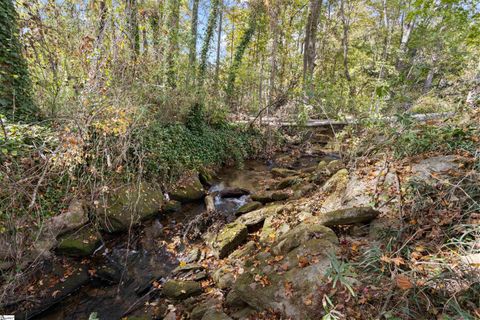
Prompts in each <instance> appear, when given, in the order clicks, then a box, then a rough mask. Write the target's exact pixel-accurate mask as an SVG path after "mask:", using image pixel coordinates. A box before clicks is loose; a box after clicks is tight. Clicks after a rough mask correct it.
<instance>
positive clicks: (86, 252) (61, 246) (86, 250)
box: [57, 227, 101, 257]
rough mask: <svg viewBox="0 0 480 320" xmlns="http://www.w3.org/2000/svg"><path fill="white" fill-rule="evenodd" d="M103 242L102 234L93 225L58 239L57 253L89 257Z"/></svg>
mask: <svg viewBox="0 0 480 320" xmlns="http://www.w3.org/2000/svg"><path fill="white" fill-rule="evenodd" d="M100 244H101V240H100V235H99V234H98V232H97V231H96V230H95V229H94V228H93V227H84V228H82V229H80V230H79V231H76V232H75V233H73V234H70V235H65V236H62V237H61V238H60V239H59V240H58V247H57V253H58V254H61V255H66V256H72V257H87V256H90V255H92V254H93V252H94V251H95V249H97V248H98V247H99V246H100Z"/></svg>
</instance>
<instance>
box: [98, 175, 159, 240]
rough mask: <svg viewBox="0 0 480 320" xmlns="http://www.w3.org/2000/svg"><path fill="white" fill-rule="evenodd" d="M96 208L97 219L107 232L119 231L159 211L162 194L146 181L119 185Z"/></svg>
mask: <svg viewBox="0 0 480 320" xmlns="http://www.w3.org/2000/svg"><path fill="white" fill-rule="evenodd" d="M106 198H107V199H106V201H104V202H103V203H101V204H100V205H99V206H98V208H97V210H96V214H97V219H98V221H99V222H100V225H101V226H102V228H103V229H104V230H105V231H107V232H119V231H124V230H127V229H129V228H130V227H131V226H134V225H137V224H139V223H140V222H141V221H142V220H145V219H148V218H151V217H153V216H155V215H156V214H158V213H159V212H160V209H161V207H162V204H163V194H162V192H161V190H160V189H159V188H155V187H153V186H152V185H150V184H148V183H145V182H143V183H141V184H139V185H134V186H126V187H121V188H119V189H118V190H116V191H115V192H111V193H110V194H109V195H108V196H107V197H106Z"/></svg>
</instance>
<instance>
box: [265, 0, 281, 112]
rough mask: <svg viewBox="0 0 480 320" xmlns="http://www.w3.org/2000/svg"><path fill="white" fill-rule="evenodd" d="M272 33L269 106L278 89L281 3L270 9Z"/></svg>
mask: <svg viewBox="0 0 480 320" xmlns="http://www.w3.org/2000/svg"><path fill="white" fill-rule="evenodd" d="M269 11H270V12H269V13H270V31H271V33H272V37H273V39H272V52H271V58H270V59H271V60H270V92H269V95H268V104H271V103H272V100H273V98H274V95H275V92H276V87H275V77H276V75H277V52H278V36H279V33H280V31H279V30H278V16H279V11H280V8H279V3H278V2H272V4H271V7H270V10H269Z"/></svg>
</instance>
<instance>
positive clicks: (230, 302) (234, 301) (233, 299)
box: [225, 290, 247, 308]
mask: <svg viewBox="0 0 480 320" xmlns="http://www.w3.org/2000/svg"><path fill="white" fill-rule="evenodd" d="M225 304H226V305H227V306H228V307H233V308H242V307H245V306H247V304H246V303H245V302H244V301H243V300H242V298H241V297H240V295H239V294H238V292H237V291H235V290H230V291H229V292H228V294H227V297H226V298H225Z"/></svg>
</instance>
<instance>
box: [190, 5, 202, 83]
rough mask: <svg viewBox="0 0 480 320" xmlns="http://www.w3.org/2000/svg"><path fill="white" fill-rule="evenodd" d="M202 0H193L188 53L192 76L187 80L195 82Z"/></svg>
mask: <svg viewBox="0 0 480 320" xmlns="http://www.w3.org/2000/svg"><path fill="white" fill-rule="evenodd" d="M199 2H200V0H193V3H192V21H191V25H190V47H189V53H188V63H189V66H190V72H191V75H192V76H191V77H188V78H187V79H188V80H187V81H190V80H192V81H193V83H195V71H196V59H197V29H198V4H199Z"/></svg>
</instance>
